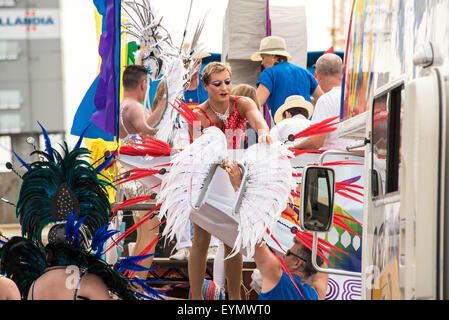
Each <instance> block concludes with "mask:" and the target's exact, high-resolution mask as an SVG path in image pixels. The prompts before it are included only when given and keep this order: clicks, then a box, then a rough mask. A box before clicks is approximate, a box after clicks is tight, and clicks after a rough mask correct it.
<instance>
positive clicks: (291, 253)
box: [285, 249, 307, 262]
mask: <svg viewBox="0 0 449 320" xmlns="http://www.w3.org/2000/svg"><path fill="white" fill-rule="evenodd" d="M285 255H286V256H287V257H288V256H289V255H292V256H295V257H296V258H298V259H300V260H302V261H304V262H307V260H306V259H304V258H303V257H300V256H298V255H297V254H294V253H293V252H291V251H290V249H288V250H287V253H286V254H285Z"/></svg>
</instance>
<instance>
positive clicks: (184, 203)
mask: <svg viewBox="0 0 449 320" xmlns="http://www.w3.org/2000/svg"><path fill="white" fill-rule="evenodd" d="M226 156H227V145H226V137H225V135H224V133H223V132H222V131H221V130H220V129H218V128H217V127H209V128H207V129H205V130H204V131H203V134H202V135H201V136H200V137H199V138H197V139H195V140H194V141H193V142H192V143H191V144H190V145H189V146H187V147H186V148H185V149H184V150H182V151H181V152H179V153H177V154H176V155H175V156H174V157H173V159H172V166H171V167H170V170H169V172H168V173H166V176H165V178H164V179H163V180H162V184H161V189H160V192H159V194H158V196H157V202H158V203H162V206H161V209H160V213H159V214H160V219H161V220H162V219H163V217H166V218H167V222H166V226H165V229H164V234H163V235H168V236H169V238H172V237H173V236H174V235H175V234H178V235H179V234H181V232H183V231H182V230H185V229H184V227H185V224H186V223H188V222H189V214H190V211H191V210H192V209H193V208H199V207H200V206H201V205H202V204H203V201H204V199H205V193H206V191H207V188H208V183H210V181H211V179H212V176H213V174H214V173H215V169H216V168H217V166H218V165H219V164H220V163H221V162H222V161H223V159H225V158H226Z"/></svg>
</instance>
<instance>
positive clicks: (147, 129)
mask: <svg viewBox="0 0 449 320" xmlns="http://www.w3.org/2000/svg"><path fill="white" fill-rule="evenodd" d="M147 73H148V72H147V69H146V68H145V67H143V66H139V65H130V66H127V67H126V69H125V71H124V72H123V89H124V91H123V100H122V102H121V104H120V132H119V137H120V139H125V138H127V137H129V136H131V135H133V134H138V133H142V134H146V135H154V134H156V132H157V129H154V128H153V127H152V126H153V125H154V124H155V123H156V122H157V121H158V120H159V119H160V117H161V115H162V112H163V111H164V109H163V108H162V105H164V103H163V102H164V101H163V100H161V103H158V105H157V106H156V108H155V109H154V111H153V112H152V113H151V114H150V112H149V111H148V110H146V109H145V107H144V106H143V104H142V102H143V101H144V100H145V94H146V92H147V86H148V85H147Z"/></svg>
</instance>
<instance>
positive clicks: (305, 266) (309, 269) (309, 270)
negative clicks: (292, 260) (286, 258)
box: [293, 237, 324, 280]
mask: <svg viewBox="0 0 449 320" xmlns="http://www.w3.org/2000/svg"><path fill="white" fill-rule="evenodd" d="M294 241H295V243H297V244H300V246H299V249H298V250H297V251H296V252H293V253H294V254H297V255H298V256H300V257H302V258H304V260H305V261H303V263H302V265H301V272H302V274H303V275H304V278H305V279H304V280H307V279H308V278H309V277H311V276H313V275H314V274H315V273H317V271H316V269H315V268H314V267H313V265H312V250H310V249H309V248H307V247H306V246H305V245H303V244H302V243H300V242H299V241H298V240H296V237H295V238H294ZM323 261H324V260H323V258H321V257H320V256H318V255H317V257H316V263H317V264H318V265H319V266H321V265H322V264H323Z"/></svg>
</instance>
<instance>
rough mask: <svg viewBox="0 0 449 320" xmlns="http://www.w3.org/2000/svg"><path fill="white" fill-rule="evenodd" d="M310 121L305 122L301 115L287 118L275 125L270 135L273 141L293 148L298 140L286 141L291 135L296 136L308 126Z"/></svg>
mask: <svg viewBox="0 0 449 320" xmlns="http://www.w3.org/2000/svg"><path fill="white" fill-rule="evenodd" d="M310 124H311V122H310V120H307V119H306V118H305V117H304V116H303V115H301V114H297V115H296V116H293V117H292V118H287V119H284V120H282V121H281V122H279V123H278V124H276V125H275V126H274V127H273V128H272V129H271V130H270V135H271V138H272V139H273V141H281V142H284V143H285V144H286V145H287V146H293V145H294V144H295V143H298V142H299V141H300V139H297V140H295V141H294V142H290V141H288V136H289V135H291V134H297V133H299V132H301V131H302V130H304V129H305V128H307V127H308V126H310Z"/></svg>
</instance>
